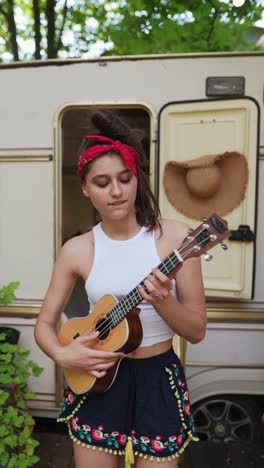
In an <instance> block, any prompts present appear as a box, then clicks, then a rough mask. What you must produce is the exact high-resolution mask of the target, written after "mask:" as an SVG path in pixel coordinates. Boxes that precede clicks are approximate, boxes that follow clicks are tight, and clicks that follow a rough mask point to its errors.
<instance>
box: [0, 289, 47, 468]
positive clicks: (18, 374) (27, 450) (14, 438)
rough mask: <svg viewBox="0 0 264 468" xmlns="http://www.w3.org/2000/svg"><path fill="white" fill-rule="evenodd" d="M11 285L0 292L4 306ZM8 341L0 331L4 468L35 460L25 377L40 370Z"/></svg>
mask: <svg viewBox="0 0 264 468" xmlns="http://www.w3.org/2000/svg"><path fill="white" fill-rule="evenodd" d="M14 284H16V285H17V286H18V284H19V283H12V284H11V285H9V286H5V287H4V288H2V289H0V303H1V302H2V303H5V304H6V302H3V301H6V300H7V297H8V298H9V300H10V302H12V300H13V299H12V300H11V297H13V296H12V294H14V290H15V287H14ZM17 286H16V287H17ZM3 289H4V292H3ZM3 330H4V331H6V330H7V331H8V329H5V328H3ZM9 330H11V331H12V329H9ZM10 341H13V340H12V337H11V340H9V336H8V333H1V329H0V463H1V466H3V467H6V468H18V467H19V468H27V467H30V466H32V465H34V464H35V463H36V462H37V461H38V460H39V458H38V457H37V456H36V455H35V454H34V452H35V449H36V447H37V446H38V445H39V442H38V441H36V440H35V439H34V438H33V437H32V431H33V428H34V424H35V422H34V419H33V417H32V416H31V415H30V414H29V412H28V410H27V400H29V399H32V398H34V397H35V394H34V393H33V392H32V390H31V389H30V388H29V387H28V378H29V377H30V376H31V375H34V376H35V377H38V376H39V375H40V374H41V372H42V370H43V369H42V368H40V367H39V366H38V365H37V364H36V363H35V362H33V361H32V360H28V356H29V354H30V351H29V350H28V349H25V348H22V347H20V346H18V345H17V344H14V343H12V342H10Z"/></svg>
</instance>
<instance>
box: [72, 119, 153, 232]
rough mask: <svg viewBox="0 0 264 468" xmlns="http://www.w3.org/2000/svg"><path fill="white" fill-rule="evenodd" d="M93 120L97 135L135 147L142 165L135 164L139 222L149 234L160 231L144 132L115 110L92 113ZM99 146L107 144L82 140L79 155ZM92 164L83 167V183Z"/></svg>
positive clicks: (136, 203) (137, 216) (136, 204)
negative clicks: (145, 150)
mask: <svg viewBox="0 0 264 468" xmlns="http://www.w3.org/2000/svg"><path fill="white" fill-rule="evenodd" d="M91 120H92V122H93V124H94V125H95V126H96V128H97V129H98V130H99V132H98V135H103V136H106V137H108V138H112V139H113V140H119V141H121V143H125V144H127V145H130V146H133V147H134V148H135V149H136V151H137V152H138V154H139V157H140V162H139V163H137V164H136V167H137V172H138V188H137V195H136V201H135V206H136V218H137V222H138V224H139V225H140V226H146V227H147V228H148V230H150V231H151V230H153V229H155V228H157V227H158V228H159V229H160V230H161V224H160V218H161V213H160V209H159V206H158V203H157V201H156V199H155V197H154V195H153V193H152V191H151V188H150V186H149V174H148V173H147V169H146V168H147V159H146V155H145V152H144V150H143V147H142V144H141V140H142V131H141V130H139V129H133V128H131V127H129V126H128V125H127V124H126V123H125V122H124V121H122V120H121V119H120V117H119V116H118V114H117V113H116V112H114V111H112V110H97V111H95V112H94V113H93V114H92V116H91ZM98 144H104V143H101V142H98V141H93V140H87V139H83V141H82V143H81V146H80V150H79V155H80V154H82V153H83V151H85V150H86V149H88V148H90V147H92V146H95V145H98ZM91 164H92V162H91V163H88V164H87V166H86V167H85V168H84V171H83V175H82V182H83V181H84V180H85V177H86V175H87V173H88V171H89V168H90V167H91Z"/></svg>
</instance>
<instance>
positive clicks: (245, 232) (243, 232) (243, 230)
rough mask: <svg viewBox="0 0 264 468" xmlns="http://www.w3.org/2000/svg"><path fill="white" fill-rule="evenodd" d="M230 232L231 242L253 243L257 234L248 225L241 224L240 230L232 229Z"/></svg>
mask: <svg viewBox="0 0 264 468" xmlns="http://www.w3.org/2000/svg"><path fill="white" fill-rule="evenodd" d="M230 232H231V236H230V237H229V240H230V241H240V242H253V241H254V240H255V234H254V232H253V231H251V229H250V227H249V226H248V225H247V224H240V225H239V227H238V229H236V230H234V229H230Z"/></svg>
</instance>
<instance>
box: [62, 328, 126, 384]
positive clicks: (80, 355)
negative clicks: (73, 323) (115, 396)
mask: <svg viewBox="0 0 264 468" xmlns="http://www.w3.org/2000/svg"><path fill="white" fill-rule="evenodd" d="M98 335H99V333H98V332H95V333H92V334H91V335H86V336H79V337H78V338H76V339H75V340H73V341H72V342H71V343H70V344H69V345H67V346H63V347H60V348H59V350H58V352H57V356H56V357H57V359H56V361H57V363H58V364H59V365H60V366H61V367H64V368H66V369H76V370H80V371H87V372H89V373H90V374H92V375H93V376H94V377H96V378H101V377H104V376H105V375H106V372H107V370H108V369H109V368H110V367H112V366H113V365H114V364H115V363H116V361H118V360H119V359H121V358H123V357H124V356H125V354H124V353H121V352H111V351H98V350H96V349H93V347H92V346H93V344H94V343H95V341H96V339H97V338H98Z"/></svg>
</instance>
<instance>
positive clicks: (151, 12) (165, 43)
mask: <svg viewBox="0 0 264 468" xmlns="http://www.w3.org/2000/svg"><path fill="white" fill-rule="evenodd" d="M263 10H264V7H263V2H262V1H255V0H247V1H246V3H245V4H244V5H243V6H242V7H241V8H236V7H234V5H233V4H232V2H231V1H230V2H225V1H222V0H188V1H187V0H182V1H180V0H179V1H177V2H176V1H174V0H163V1H160V0H133V1H124V2H122V4H121V3H120V5H119V7H118V8H116V7H113V11H112V15H114V17H117V16H119V20H118V21H113V20H112V21H109V23H108V24H106V25H105V28H104V29H103V32H102V33H101V36H102V38H103V37H104V35H108V36H109V37H110V38H111V40H112V41H113V43H114V47H113V49H111V51H110V53H111V54H118V55H119V54H122V55H126V54H131V53H134V54H137V53H144V54H157V53H187V52H212V51H232V50H233V51H234V50H249V49H252V48H255V49H256V48H257V47H256V46H255V45H254V44H251V43H249V41H248V39H247V33H248V32H249V30H250V29H251V28H252V26H253V25H254V23H255V22H256V21H257V20H259V19H260V18H261V16H262V14H263ZM108 54H109V52H108Z"/></svg>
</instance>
